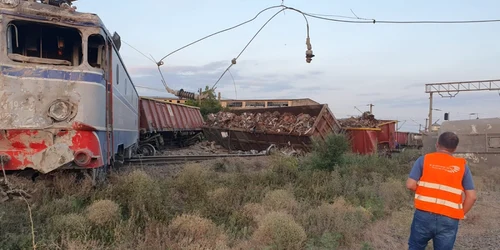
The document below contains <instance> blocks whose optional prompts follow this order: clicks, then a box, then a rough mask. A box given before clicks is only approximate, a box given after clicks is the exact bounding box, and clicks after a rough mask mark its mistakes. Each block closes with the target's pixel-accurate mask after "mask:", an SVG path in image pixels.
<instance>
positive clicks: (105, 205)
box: [86, 200, 120, 226]
mask: <svg viewBox="0 0 500 250" xmlns="http://www.w3.org/2000/svg"><path fill="white" fill-rule="evenodd" d="M86 216H87V219H88V220H89V221H90V222H92V223H93V224H94V225H97V226H105V225H110V224H111V225H112V224H114V223H116V222H118V221H119V219H120V206H119V205H118V204H116V202H114V201H111V200H98V201H95V202H94V203H92V205H90V206H89V207H88V208H87V211H86Z"/></svg>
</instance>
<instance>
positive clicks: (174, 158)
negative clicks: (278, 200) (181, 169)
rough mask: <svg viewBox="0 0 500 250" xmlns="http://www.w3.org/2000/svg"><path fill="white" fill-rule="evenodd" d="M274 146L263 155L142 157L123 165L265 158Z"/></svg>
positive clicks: (127, 160)
mask: <svg viewBox="0 0 500 250" xmlns="http://www.w3.org/2000/svg"><path fill="white" fill-rule="evenodd" d="M273 148H275V145H274V144H273V145H271V146H269V148H267V150H266V151H265V152H263V153H258V154H213V155H168V156H142V157H136V158H131V159H126V160H125V163H139V164H176V163H185V162H192V161H206V160H213V159H220V158H236V157H245V158H248V157H258V156H267V155H269V154H271V150H272V149H273Z"/></svg>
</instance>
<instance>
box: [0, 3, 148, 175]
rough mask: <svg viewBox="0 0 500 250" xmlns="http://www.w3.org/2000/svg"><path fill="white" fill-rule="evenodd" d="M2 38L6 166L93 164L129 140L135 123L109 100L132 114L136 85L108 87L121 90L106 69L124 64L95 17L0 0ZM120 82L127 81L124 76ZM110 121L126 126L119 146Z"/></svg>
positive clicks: (1, 139) (1, 133) (0, 155)
mask: <svg viewBox="0 0 500 250" xmlns="http://www.w3.org/2000/svg"><path fill="white" fill-rule="evenodd" d="M70 2H71V1H70ZM61 6H62V5H61ZM0 37H2V39H0V54H2V56H0V161H1V164H2V167H3V169H5V170H7V171H8V170H23V169H26V168H31V169H34V170H37V171H39V172H41V173H48V172H51V171H53V170H55V169H59V168H79V169H96V168H100V167H102V166H106V165H107V164H109V163H110V162H111V160H112V158H113V156H114V155H115V154H114V153H115V152H118V151H121V152H123V151H124V149H125V148H130V147H132V146H133V145H134V143H135V142H136V141H137V135H136V134H138V132H137V131H135V133H134V127H136V126H137V124H138V121H137V120H135V121H134V120H131V121H125V120H124V119H123V117H113V109H112V106H111V103H112V102H113V99H118V102H119V105H116V108H120V110H121V111H130V113H132V114H133V113H134V112H135V113H137V106H138V104H135V103H137V102H138V100H134V97H135V99H138V96H137V93H136V92H135V88H134V87H133V85H132V86H128V87H129V91H128V92H129V93H128V95H127V96H125V94H126V93H125V94H123V93H121V92H120V91H119V90H118V89H117V90H115V92H116V94H113V91H112V90H110V89H112V88H118V86H117V87H115V86H113V81H112V79H113V78H118V77H117V75H116V77H114V75H113V73H115V72H113V71H112V70H111V69H112V68H116V74H118V72H119V71H123V70H124V66H123V65H121V64H120V59H119V58H118V60H117V59H116V58H117V55H118V49H119V48H116V47H117V46H116V45H115V43H114V41H113V38H112V37H111V36H110V35H109V33H108V32H107V30H106V29H105V28H104V25H103V24H102V22H101V20H100V19H99V17H97V16H96V15H94V14H85V13H78V12H73V11H71V10H68V9H67V8H62V7H60V6H53V5H51V4H45V3H39V2H36V1H21V0H17V1H16V0H0ZM113 59H115V60H113ZM114 66H115V67H114ZM127 79H128V80H129V81H128V82H127ZM123 80H125V81H126V82H125V83H124V84H125V85H131V81H130V79H129V77H128V76H126V77H123ZM115 81H116V84H115V85H118V83H119V82H118V79H116V80H115ZM122 85H123V84H122ZM120 87H123V86H120ZM124 87H125V88H127V86H124ZM125 92H127V89H125ZM134 101H135V102H134ZM134 104H135V105H134ZM120 105H121V106H120ZM127 109H128V110H127ZM115 116H116V115H115ZM130 119H133V116H131V118H130ZM136 119H137V118H136ZM113 120H117V122H114V123H113ZM131 122H134V123H135V124H131ZM114 127H115V128H117V129H118V130H120V131H128V132H130V133H128V134H125V136H122V138H124V139H123V141H122V143H121V144H119V143H120V142H117V143H114V141H113V138H114V136H115V135H114V134H113V132H114V130H113V128H114ZM135 130H136V129H135ZM121 134H124V133H121Z"/></svg>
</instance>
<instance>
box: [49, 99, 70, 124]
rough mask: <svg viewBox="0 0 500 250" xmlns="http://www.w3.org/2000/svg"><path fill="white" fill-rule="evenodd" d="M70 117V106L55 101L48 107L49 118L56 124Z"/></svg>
mask: <svg viewBox="0 0 500 250" xmlns="http://www.w3.org/2000/svg"><path fill="white" fill-rule="evenodd" d="M70 115H71V104H69V103H67V102H65V101H61V100H57V101H55V102H53V103H52V105H50V108H49V116H50V117H52V118H54V120H56V121H58V122H62V121H64V120H66V119H68V118H69V117H70Z"/></svg>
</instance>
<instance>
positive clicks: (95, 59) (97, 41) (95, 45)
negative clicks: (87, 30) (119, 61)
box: [88, 35, 106, 69]
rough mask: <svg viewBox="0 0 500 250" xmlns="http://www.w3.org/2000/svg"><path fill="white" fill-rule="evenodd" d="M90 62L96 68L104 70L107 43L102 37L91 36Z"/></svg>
mask: <svg viewBox="0 0 500 250" xmlns="http://www.w3.org/2000/svg"><path fill="white" fill-rule="evenodd" d="M88 44H89V45H88V62H89V64H90V66H92V67H94V68H99V69H102V68H104V59H105V49H106V47H105V45H106V43H105V41H104V38H103V37H102V36H101V35H91V36H89V42H88Z"/></svg>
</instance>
